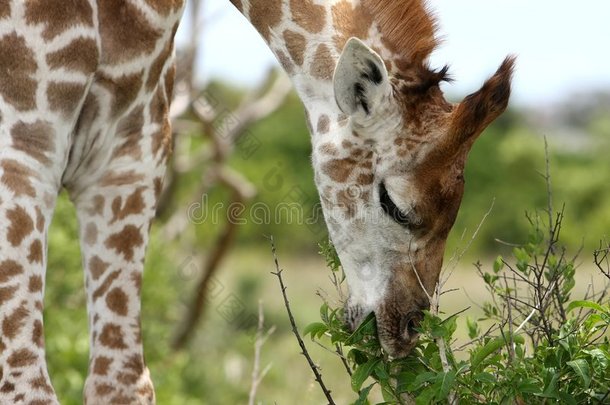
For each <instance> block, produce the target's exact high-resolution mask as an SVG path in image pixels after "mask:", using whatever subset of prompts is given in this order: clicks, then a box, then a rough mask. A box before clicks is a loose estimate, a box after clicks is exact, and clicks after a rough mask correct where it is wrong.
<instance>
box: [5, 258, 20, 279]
mask: <svg viewBox="0 0 610 405" xmlns="http://www.w3.org/2000/svg"><path fill="white" fill-rule="evenodd" d="M22 273H23V267H22V266H21V265H20V264H19V263H17V262H16V261H14V260H11V259H8V260H5V261H3V262H1V263H0V283H6V282H7V281H9V280H10V279H11V278H13V277H15V276H18V275H19V274H22Z"/></svg>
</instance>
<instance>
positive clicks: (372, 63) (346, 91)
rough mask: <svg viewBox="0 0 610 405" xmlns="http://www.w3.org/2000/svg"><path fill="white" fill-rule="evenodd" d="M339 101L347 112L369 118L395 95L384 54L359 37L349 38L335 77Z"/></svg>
mask: <svg viewBox="0 0 610 405" xmlns="http://www.w3.org/2000/svg"><path fill="white" fill-rule="evenodd" d="M333 85H334V88H335V100H336V101H337V105H338V106H339V108H340V109H341V111H343V113H344V114H347V115H350V116H359V115H360V116H362V117H363V118H364V117H367V116H369V115H371V114H373V113H374V112H375V111H376V110H378V109H379V107H380V105H381V103H382V102H383V100H384V97H385V96H387V95H390V94H391V91H392V89H391V86H390V81H389V79H388V71H387V69H386V67H385V63H384V62H383V60H382V59H381V57H380V56H379V55H378V54H377V53H376V52H375V51H373V50H372V49H371V48H369V47H368V46H366V45H365V44H364V43H363V42H362V41H360V40H359V39H357V38H351V39H350V40H349V41H347V44H346V45H345V48H343V52H342V53H341V57H340V58H339V62H338V63H337V68H336V69H335V77H334V79H333Z"/></svg>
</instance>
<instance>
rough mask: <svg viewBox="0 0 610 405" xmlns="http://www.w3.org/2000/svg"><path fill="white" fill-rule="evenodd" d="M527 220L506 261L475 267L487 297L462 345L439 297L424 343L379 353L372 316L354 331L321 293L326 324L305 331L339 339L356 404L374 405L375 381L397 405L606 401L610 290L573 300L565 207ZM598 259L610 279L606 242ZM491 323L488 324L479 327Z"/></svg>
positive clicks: (333, 264) (338, 274) (336, 276)
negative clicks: (399, 354) (524, 238)
mask: <svg viewBox="0 0 610 405" xmlns="http://www.w3.org/2000/svg"><path fill="white" fill-rule="evenodd" d="M528 220H529V223H530V234H529V237H528V242H527V243H526V244H524V245H523V246H519V247H515V248H514V250H513V252H512V257H511V258H510V259H505V258H503V257H498V258H497V259H496V260H495V262H494V263H493V265H492V268H491V269H489V271H486V270H484V269H483V266H481V265H480V264H479V265H478V266H477V267H478V270H479V274H480V276H481V277H482V278H483V280H484V282H485V285H486V287H487V289H488V291H489V294H490V300H489V301H488V302H486V303H485V304H484V305H483V309H484V316H483V317H482V318H481V319H478V320H477V321H473V320H470V319H468V320H467V322H466V324H467V328H468V335H469V337H470V339H471V341H470V342H469V343H467V344H466V345H463V346H461V347H456V342H455V340H454V335H455V332H456V330H457V320H458V318H459V317H460V316H461V315H460V314H455V315H451V316H448V317H444V318H443V317H441V316H439V314H438V306H437V305H436V308H435V305H434V302H435V301H434V300H433V301H432V302H433V305H432V309H431V311H428V312H426V314H425V317H424V320H423V321H422V323H421V325H420V327H419V330H420V333H421V335H420V336H421V338H420V342H419V344H418V346H417V347H416V348H415V349H414V351H413V353H412V354H411V355H409V356H408V357H407V358H404V359H392V358H390V357H388V356H387V354H385V353H384V352H383V350H382V348H381V346H380V344H379V342H378V340H377V333H376V325H375V317H374V315H373V314H371V315H370V316H369V317H367V318H366V319H365V320H364V321H363V323H362V324H361V325H360V326H359V327H358V329H357V330H356V331H355V332H353V333H350V332H349V331H348V330H347V329H346V327H345V324H344V322H343V307H342V305H341V304H337V305H333V304H331V303H329V300H328V299H326V300H325V302H324V303H323V304H322V307H321V309H320V318H321V322H317V323H314V324H311V325H309V326H308V327H307V328H306V329H305V334H306V335H310V336H311V338H312V339H313V340H315V341H318V342H319V343H322V344H325V345H328V344H329V343H330V345H331V346H333V351H336V353H337V354H338V355H339V357H340V359H341V361H342V362H343V363H344V365H345V368H346V370H347V372H348V374H349V376H350V378H351V386H352V389H353V390H354V391H355V392H356V395H355V396H357V398H358V399H357V400H356V401H355V402H354V404H368V403H369V399H368V398H369V397H370V396H371V393H372V392H373V390H374V389H375V390H378V389H380V391H381V394H382V396H383V398H384V401H385V402H384V403H391V404H395V403H413V402H414V403H416V404H433V403H446V402H448V403H450V404H451V403H458V402H459V403H462V404H470V403H473V404H543V403H544V404H553V403H556V404H593V403H595V404H597V403H610V342H609V336H608V333H607V332H608V329H609V328H610V305H609V303H608V300H607V294H606V293H607V291H608V290H607V288H603V289H601V290H600V291H599V293H596V292H595V291H592V290H589V292H588V293H587V295H586V296H585V297H583V299H581V300H574V299H572V290H573V287H574V285H575V281H574V275H575V272H576V265H575V262H576V260H577V256H576V257H568V256H567V254H566V250H565V249H563V248H561V247H560V246H559V235H560V230H561V224H562V221H563V212H560V213H558V214H557V215H556V216H555V217H554V216H553V215H552V214H549V215H548V218H546V219H544V220H543V219H542V218H540V217H539V216H533V217H528ZM602 246H604V245H602ZM605 246H609V245H605ZM322 254H323V255H324V256H325V257H326V259H327V263H328V266H329V268H330V269H331V271H332V273H333V277H332V279H333V280H334V284H335V286H336V287H337V288H338V290H339V291H340V290H341V284H342V282H343V276H342V271H341V267H340V263H339V259H338V258H337V256H336V254H335V253H334V250H333V249H332V246H323V248H322ZM595 263H596V265H597V266H598V268H599V269H600V271H602V272H603V273H604V274H605V276H606V277H608V279H610V271H609V270H608V269H609V264H608V248H606V249H600V250H599V251H596V252H595ZM606 287H608V285H606ZM340 292H341V291H340ZM438 293H439V291H437V294H438ZM437 302H438V300H437ZM485 323H488V324H489V323H491V326H490V327H489V328H488V329H487V331H486V332H484V333H482V331H483V330H485V328H483V325H484V324H485ZM465 353H468V355H465Z"/></svg>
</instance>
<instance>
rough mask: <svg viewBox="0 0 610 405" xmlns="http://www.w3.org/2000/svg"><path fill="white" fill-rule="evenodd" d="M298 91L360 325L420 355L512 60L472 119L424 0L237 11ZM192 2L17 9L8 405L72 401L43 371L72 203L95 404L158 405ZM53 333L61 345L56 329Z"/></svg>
mask: <svg viewBox="0 0 610 405" xmlns="http://www.w3.org/2000/svg"><path fill="white" fill-rule="evenodd" d="M231 2H232V3H233V4H234V5H235V6H236V7H237V9H238V10H239V11H240V12H241V13H242V14H243V15H244V16H245V17H246V19H247V20H248V21H249V22H250V23H251V24H252V25H253V26H254V27H255V28H256V29H257V30H258V31H259V33H260V34H261V36H262V38H263V39H264V40H265V42H266V43H267V44H268V45H269V47H270V49H271V50H272V51H273V52H274V53H275V55H276V56H277V58H278V60H279V61H280V63H281V64H282V66H283V68H284V69H285V70H286V72H287V73H288V74H289V76H290V77H291V79H292V80H293V83H294V86H295V89H296V91H297V93H298V94H299V97H300V98H301V100H302V101H303V104H304V106H305V109H306V112H307V117H308V118H307V119H308V124H309V127H310V129H311V135H312V137H311V140H312V161H313V166H314V170H315V182H316V186H317V188H318V191H319V194H320V199H321V202H322V206H323V211H324V216H325V220H326V222H327V225H328V228H329V234H330V236H331V239H332V241H333V243H334V244H335V246H336V248H337V252H338V254H339V257H340V259H341V261H342V264H343V268H344V270H345V273H346V276H347V283H348V286H349V293H350V295H349V298H348V302H347V303H346V320H347V322H348V324H349V325H350V326H352V327H356V326H357V325H358V324H359V322H360V321H361V320H362V319H363V318H364V317H365V316H366V315H367V314H368V313H370V312H375V314H376V317H377V322H378V330H379V338H380V341H381V343H382V345H383V347H384V348H385V350H386V351H387V352H388V353H389V354H391V355H393V356H404V355H406V354H408V353H409V351H410V350H411V349H412V347H413V345H414V344H415V342H416V339H417V336H416V333H415V331H414V330H415V328H416V326H417V323H418V322H419V320H420V319H421V313H422V310H423V309H425V308H427V307H428V305H429V302H428V293H429V292H431V291H432V290H433V289H434V285H435V283H436V281H437V280H438V276H439V271H440V268H441V264H442V258H443V253H444V246H445V241H446V238H447V235H448V232H449V230H450V229H451V227H452V225H453V222H454V220H455V217H456V214H457V210H458V208H459V205H460V202H461V198H462V194H463V190H464V183H463V182H464V179H463V170H464V165H465V162H466V157H467V154H468V152H469V150H470V147H471V146H472V144H473V143H474V141H475V140H476V139H477V137H478V136H479V135H480V134H481V132H482V131H483V130H484V129H485V127H486V126H487V125H489V124H490V123H491V122H492V121H493V120H494V119H495V118H496V117H498V116H499V115H500V114H501V113H502V112H503V111H504V109H505V108H506V106H507V103H508V98H509V94H510V81H511V74H512V70H513V59H512V58H507V59H506V60H505V61H504V63H503V64H502V65H501V66H500V68H499V69H498V71H497V72H496V73H495V74H494V75H493V76H492V77H491V78H490V79H489V80H487V81H486V82H485V84H484V85H483V87H482V88H481V89H480V90H478V91H477V92H475V93H473V94H471V95H470V96H468V97H467V98H466V99H465V100H464V101H463V102H461V103H458V104H455V105H454V104H450V103H448V102H447V101H446V100H445V99H444V97H443V94H442V92H441V90H440V87H439V85H440V83H441V82H442V81H443V80H445V79H446V73H447V71H446V69H440V70H434V69H431V68H430V67H429V65H428V61H427V59H428V56H429V55H430V53H431V52H432V50H433V49H434V47H435V46H436V39H435V22H434V20H433V18H432V17H431V16H430V14H429V12H428V11H427V9H426V5H425V2H424V1H423V0H394V1H387V0H386V1H382V0H327V1H325V0H250V1H248V0H232V1H231ZM183 7H184V4H183V0H105V1H99V0H70V1H65V0H30V1H27V2H24V1H20V0H7V1H3V2H0V322H1V325H0V326H1V328H0V332H1V335H0V403H25V404H56V403H57V397H56V395H55V392H54V390H53V388H52V385H51V382H50V378H49V375H48V373H47V369H46V361H45V352H44V339H43V319H42V309H43V292H44V280H45V272H46V262H47V255H46V245H47V243H46V238H47V230H48V226H49V224H50V222H51V218H52V215H53V209H54V206H55V201H56V196H57V193H58V191H59V190H60V189H61V188H62V187H64V188H66V189H67V190H68V192H69V193H70V197H71V199H72V201H73V202H74V203H75V206H76V209H77V215H78V220H79V226H80V241H81V252H82V256H83V265H84V268H85V284H86V289H87V309H88V313H89V328H90V346H91V347H90V359H89V372H88V377H87V380H86V383H85V388H84V397H85V403H87V404H114V403H117V404H118V403H122V404H125V403H129V404H150V403H154V401H155V396H154V389H153V385H152V381H151V379H150V376H149V372H148V369H147V368H146V366H145V362H144V356H143V350H142V342H141V331H140V288H141V280H142V270H143V263H144V256H145V249H146V245H147V242H148V229H149V225H150V222H151V221H152V219H153V217H154V212H155V206H156V203H157V199H158V197H159V193H160V191H161V187H162V179H163V176H164V173H165V169H166V165H167V158H168V155H169V154H170V152H171V151H170V147H171V130H170V122H169V117H168V111H169V103H170V98H171V92H172V87H173V80H174V67H173V58H172V54H173V40H174V35H175V32H176V28H177V24H178V21H179V19H180V17H181V14H182V9H183ZM49 332H50V333H53V331H49Z"/></svg>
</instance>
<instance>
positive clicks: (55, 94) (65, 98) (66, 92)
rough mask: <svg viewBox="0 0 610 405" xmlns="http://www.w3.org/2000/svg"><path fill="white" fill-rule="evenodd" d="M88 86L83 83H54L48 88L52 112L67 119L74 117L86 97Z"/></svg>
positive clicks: (48, 98)
mask: <svg viewBox="0 0 610 405" xmlns="http://www.w3.org/2000/svg"><path fill="white" fill-rule="evenodd" d="M86 88H87V87H86V85H85V84H81V83H68V82H52V83H49V86H48V87H47V100H48V102H49V107H51V110H52V111H55V112H60V113H62V114H63V116H64V117H65V118H70V117H72V116H73V115H74V114H75V113H76V111H77V110H78V107H79V106H80V105H81V102H82V101H83V97H85V90H86Z"/></svg>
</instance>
